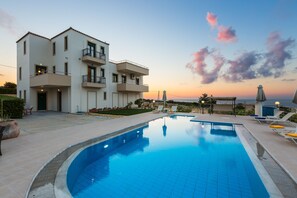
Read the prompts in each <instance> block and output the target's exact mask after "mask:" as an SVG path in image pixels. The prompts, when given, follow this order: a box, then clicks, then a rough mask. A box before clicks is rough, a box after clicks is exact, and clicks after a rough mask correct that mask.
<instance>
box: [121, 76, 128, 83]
mask: <svg viewBox="0 0 297 198" xmlns="http://www.w3.org/2000/svg"><path fill="white" fill-rule="evenodd" d="M126 82H127V77H126V75H122V83H126Z"/></svg>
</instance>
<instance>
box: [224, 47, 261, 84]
mask: <svg viewBox="0 0 297 198" xmlns="http://www.w3.org/2000/svg"><path fill="white" fill-rule="evenodd" d="M259 59H260V54H257V53H256V52H254V51H251V52H244V53H242V54H241V55H240V56H239V57H237V58H236V59H235V60H229V61H227V63H228V64H229V65H230V67H229V69H228V70H227V72H226V73H225V74H224V75H223V78H224V79H225V80H226V81H230V82H241V81H243V80H248V79H255V78H257V73H256V71H255V69H254V68H253V67H254V66H255V65H256V64H257V63H258V61H259Z"/></svg>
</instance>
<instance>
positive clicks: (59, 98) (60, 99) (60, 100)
mask: <svg viewBox="0 0 297 198" xmlns="http://www.w3.org/2000/svg"><path fill="white" fill-rule="evenodd" d="M57 97H58V98H57V111H59V112H61V111H62V92H61V91H58V92H57Z"/></svg>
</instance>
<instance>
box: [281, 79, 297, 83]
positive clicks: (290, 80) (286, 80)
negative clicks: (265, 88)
mask: <svg viewBox="0 0 297 198" xmlns="http://www.w3.org/2000/svg"><path fill="white" fill-rule="evenodd" d="M282 81H285V82H293V81H296V79H293V78H290V79H286V78H285V79H282Z"/></svg>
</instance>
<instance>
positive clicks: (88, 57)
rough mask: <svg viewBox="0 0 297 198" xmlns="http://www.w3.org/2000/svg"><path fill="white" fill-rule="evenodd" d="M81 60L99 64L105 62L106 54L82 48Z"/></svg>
mask: <svg viewBox="0 0 297 198" xmlns="http://www.w3.org/2000/svg"><path fill="white" fill-rule="evenodd" d="M82 61H83V62H85V63H87V64H92V65H97V66H101V65H105V64H106V56H105V54H102V53H100V52H97V51H93V50H91V49H89V48H86V49H83V50H82Z"/></svg>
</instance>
